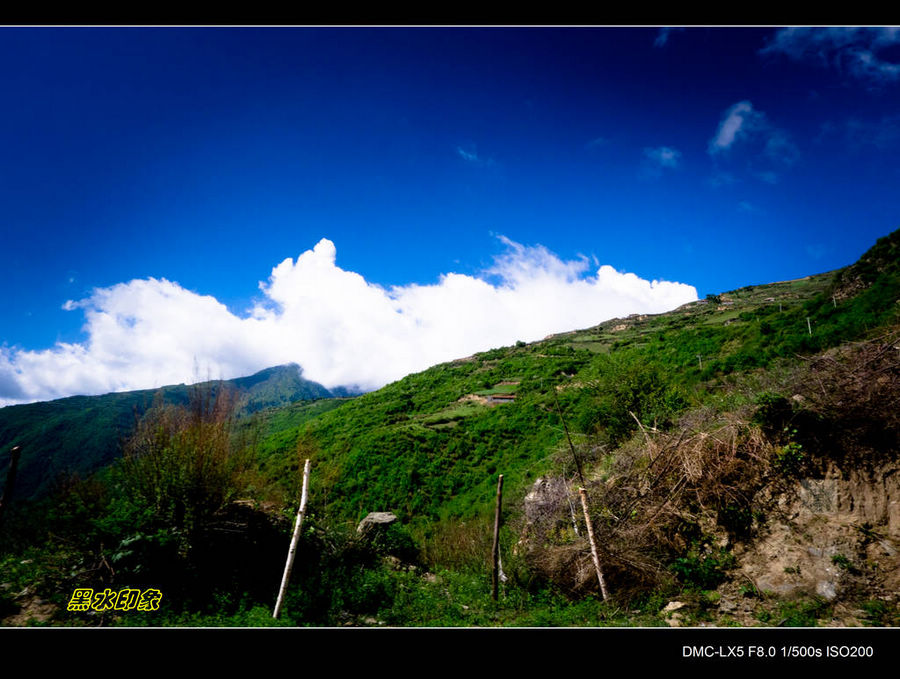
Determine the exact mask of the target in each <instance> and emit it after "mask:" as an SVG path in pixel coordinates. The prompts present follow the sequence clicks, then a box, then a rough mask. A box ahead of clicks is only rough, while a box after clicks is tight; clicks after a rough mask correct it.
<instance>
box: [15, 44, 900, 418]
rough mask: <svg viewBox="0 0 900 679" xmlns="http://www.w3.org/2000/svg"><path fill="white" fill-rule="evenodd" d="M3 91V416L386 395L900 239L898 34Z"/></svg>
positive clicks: (52, 62) (45, 62) (81, 53)
mask: <svg viewBox="0 0 900 679" xmlns="http://www.w3.org/2000/svg"><path fill="white" fill-rule="evenodd" d="M0 71H2V82H3V84H4V91H3V95H4V105H3V107H2V109H0V121H2V124H0V148H2V149H3V162H2V163H0V203H2V205H3V217H2V220H0V225H2V226H0V234H2V243H3V245H2V249H0V286H2V289H3V291H4V292H3V295H2V296H0V404H4V403H16V402H24V401H28V400H35V399H43V398H52V397H57V396H63V395H68V394H70V393H100V392H103V391H110V390H115V389H124V388H138V387H153V386H161V385H162V384H166V383H168V382H169V381H171V380H175V381H190V379H191V375H190V374H185V372H186V371H188V368H187V367H186V366H191V370H194V372H195V373H196V372H197V368H198V366H199V370H200V371H201V372H204V371H205V372H206V373H212V374H214V376H224V377H232V376H235V375H236V374H241V373H245V372H248V371H252V370H253V369H259V368H262V367H266V366H267V365H271V364H274V363H278V362H284V361H285V360H295V361H296V362H298V363H300V364H302V365H303V366H304V367H305V369H306V371H307V374H308V375H309V376H311V377H313V378H315V377H319V378H321V380H322V381H324V382H331V383H332V384H334V383H338V382H341V383H345V382H353V381H355V382H357V383H359V384H361V385H362V386H364V387H366V388H373V387H375V386H379V385H380V384H383V383H384V382H386V381H389V380H390V379H396V378H397V377H399V376H402V374H403V373H404V372H408V371H409V370H411V369H421V368H423V367H426V365H427V364H430V363H432V362H436V361H438V360H448V359H451V358H454V357H457V356H459V355H465V354H464V353H459V352H469V353H471V351H474V350H478V349H480V348H483V349H486V348H490V346H493V345H497V344H502V343H511V342H514V341H515V340H516V339H517V338H518V337H522V338H523V339H527V340H532V339H537V338H539V336H543V334H548V333H549V332H555V331H561V330H565V329H571V328H568V327H558V326H559V325H560V324H565V323H575V324H576V326H573V327H584V326H587V325H592V324H594V323H595V322H600V321H602V320H605V319H604V318H603V316H604V315H607V317H608V314H614V315H627V313H630V312H631V311H630V309H632V308H633V310H634V311H650V312H656V311H661V310H664V309H663V308H662V307H664V306H666V305H669V306H672V305H674V306H677V304H678V303H683V301H685V300H687V299H690V298H693V296H694V295H698V296H700V297H702V296H704V295H705V294H707V293H710V292H721V291H725V290H729V289H733V288H736V287H740V286H743V285H748V284H758V283H767V282H771V281H775V280H783V279H789V278H796V277H800V276H804V275H807V274H811V273H818V272H822V271H828V270H832V269H835V268H838V267H841V266H844V265H846V264H849V263H851V262H853V261H855V259H856V258H858V257H859V255H860V254H861V253H862V252H864V251H865V250H866V249H867V248H868V247H870V246H871V245H872V244H873V243H874V241H875V240H876V239H877V238H878V237H880V236H882V235H885V234H887V233H889V232H890V231H892V230H894V229H895V228H897V227H898V226H900V218H898V210H897V193H898V191H897V187H898V186H900V165H898V164H897V163H896V158H897V152H898V150H900V33H898V31H897V30H896V29H877V28H873V29H851V30H844V29H836V28H820V29H807V30H804V29H801V30H781V29H776V28H763V29H749V28H686V29H673V30H663V29H660V28H657V27H649V28H637V29H625V28H595V29H588V28H569V29H563V28H558V29H550V28H518V29H515V28H482V29H467V28H413V29H400V28H397V29H386V28H381V29H376V28H332V29H325V28H306V29H304V28H258V29H247V28H57V29H49V28H4V29H0ZM322 239H326V240H325V241H324V243H325V244H324V245H322V246H321V247H319V244H320V242H322ZM303 253H308V255H309V256H308V257H306V258H305V259H303V258H301V257H300V256H301V254H303ZM288 258H292V263H291V267H287V266H286V265H285V266H283V267H281V268H278V267H280V265H282V264H283V263H284V262H285V261H286V260H287V259H288ZM301 260H302V262H303V264H302V266H304V267H312V268H311V269H309V271H305V272H304V271H300V268H301ZM316 262H319V263H320V264H321V266H322V267H324V268H321V267H320V266H319V264H316ZM323 262H324V264H322V263H323ZM603 266H606V267H611V269H612V270H614V271H615V272H618V275H619V276H620V278H615V277H610V276H606V277H605V278H604V276H605V274H604V276H600V275H599V274H598V271H599V270H600V268H601V267H603ZM316 267H319V268H316ZM276 271H279V272H280V274H279V275H280V277H278V276H275V272H276ZM310 271H319V274H316V275H313V274H311V273H310ZM604 271H607V273H609V271H608V270H607V269H604ZM338 272H339V273H340V274H342V276H337V277H333V276H332V275H333V274H334V275H336V274H337V273H338ZM516 272H518V273H516ZM522 272H526V273H525V274H522ZM307 274H309V275H307ZM519 274H522V275H524V276H525V277H524V278H523V277H521V276H519ZM624 274H633V276H631V278H625V277H624V276H623V275H624ZM316 276H321V278H316ZM517 276H519V277H517ZM332 278H333V281H332V283H333V287H328V286H326V285H325V284H324V283H320V282H319V281H320V280H321V281H326V280H332ZM601 279H603V280H602V281H601ZM620 279H621V280H620ZM288 280H291V281H294V283H292V284H291V285H292V286H293V287H288V286H287V283H286V281H288ZM361 281H362V283H360V282H361ZM603 281H605V282H603ZM641 281H643V283H642V282H641ZM652 281H668V282H671V284H672V285H671V286H669V287H665V286H656V287H653V286H652ZM454 282H456V283H460V285H461V288H460V289H456V288H454V287H453V285H451V284H452V283H454ZM601 283H602V285H601ZM676 283H678V284H682V285H681V286H675V284H676ZM345 284H346V285H345ZM557 284H558V285H560V286H562V287H559V288H557V287H554V286H556V285H557ZM166 285H170V286H173V287H168V288H166V287H165V286H166ZM304 285H306V286H308V287H303V286H304ZM479 285H483V286H488V287H487V288H484V289H481V288H479ZM141 286H143V287H141ZM354 286H361V287H358V290H359V291H361V292H360V293H359V294H356V293H354V292H353V290H357V288H355V287H354ZM466 286H469V287H466ZM585 286H587V287H585ZM603 286H605V287H603ZM629 286H630V287H629ZM641 286H643V287H641ZM648 286H650V287H648ZM345 288H346V290H345ZM463 288H465V290H463ZM588 288H590V289H588ZM601 288H602V289H601ZM688 288H692V289H688ZM448 290H455V292H448ZM339 291H343V292H339ZM379 291H380V296H379ZM515 291H518V294H517V295H513V294H512V292H515ZM570 291H571V296H569V294H570ZM617 291H618V292H617ZM369 292H371V293H373V294H375V296H376V297H375V298H373V299H372V300H370V302H369V303H367V304H363V307H362V308H361V309H357V308H356V306H355V305H356V304H357V303H359V300H360V295H361V296H362V298H365V296H366V294H368V293H369ZM507 292H510V294H509V295H507V294H506V293H507ZM279 295H281V297H279ZM591 295H594V297H591ZM376 298H377V299H376ZM551 298H552V299H556V300H558V302H557V303H556V304H555V306H563V307H565V306H566V305H567V304H568V305H570V306H571V307H572V313H570V314H568V315H567V314H563V313H561V314H560V315H559V316H558V317H556V316H554V317H553V318H550V317H551V316H553V313H551V311H548V312H547V313H545V314H543V316H545V317H547V322H546V324H545V325H544V326H542V325H540V324H539V323H536V322H535V319H533V318H532V319H528V322H527V323H526V320H524V319H520V316H521V315H525V316H529V315H531V316H535V315H539V314H536V310H540V309H543V308H544V307H541V306H540V303H539V302H537V301H535V300H550V301H548V302H547V304H548V305H549V306H548V307H547V308H548V309H551V310H552V311H553V312H554V313H555V309H554V308H553V307H554V302H553V301H552V299H551ZM595 298H596V300H597V302H596V308H594V307H592V306H591V304H593V302H592V301H586V300H594V299H595ZM483 299H491V300H493V301H492V302H486V303H485V306H484V308H480V307H479V308H476V309H471V307H473V306H475V307H478V305H479V302H478V300H483ZM177 300H181V302H178V301H177ZM303 300H306V301H303ZM566 300H568V301H566ZM401 301H402V304H401ZM182 302H183V304H184V305H185V307H184V309H185V311H184V314H182V315H179V314H177V313H172V310H173V309H174V306H173V305H176V304H178V303H182ZM206 303H208V304H206ZM195 304H196V305H199V306H197V307H196V308H195V307H194V306H193V305H195ZM304 304H307V306H304ZM380 304H384V305H385V306H384V310H383V314H382V315H380V316H379V315H378V314H373V315H372V317H371V318H368V317H367V316H366V310H370V309H372V308H376V307H379V305H380ZM403 304H407V305H408V306H403ZM436 304H440V305H443V306H442V307H441V308H442V309H444V310H445V312H446V313H444V314H443V315H444V316H449V317H450V318H451V320H453V323H454V327H457V326H458V327H459V328H462V329H463V330H464V331H465V332H461V334H460V337H459V338H458V341H457V342H456V343H454V342H450V341H449V340H448V341H447V342H443V340H441V341H438V340H437V339H435V338H444V337H445V336H447V335H448V334H452V333H450V332H449V331H448V330H447V328H444V327H443V326H441V325H440V321H439V319H438V315H440V314H438V312H439V311H440V309H437V310H436V309H435V308H434V307H435V305H436ZM492 304H493V305H494V306H491V305H492ZM310 305H311V306H310ZM338 305H339V306H341V308H343V309H344V312H343V314H344V315H343V316H340V314H338V315H337V316H336V315H335V314H337V313H338V312H336V311H334V309H333V308H332V307H334V306H338ZM201 307H202V308H204V309H208V313H209V314H211V315H210V316H209V317H207V316H205V315H204V314H205V313H207V311H200V310H199V309H200V308H201ZM401 307H402V308H401ZM180 308H181V307H179V309H180ZM289 308H290V310H289ZM379 308H380V307H379ZM576 308H577V310H578V312H579V313H575V310H576ZM166 309H168V312H167V311H166ZM467 309H471V313H469V312H468V311H467ZM351 312H352V314H351ZM167 313H169V316H171V318H169V320H168V321H164V320H162V318H163V317H164V316H166V314H167ZM267 314H268V315H267ZM517 314H518V315H517ZM351 315H352V318H351V317H350V316H351ZM288 316H290V317H291V321H290V322H288V321H287V320H286V319H287V317H288ZM339 316H340V317H339ZM401 317H403V318H402V320H404V321H408V320H410V319H412V320H411V321H410V322H411V323H412V324H411V325H410V326H409V327H407V326H404V327H403V329H398V328H397V327H393V326H394V325H396V323H395V321H397V320H398V319H399V318H401ZM489 319H495V321H496V323H497V324H499V325H500V326H501V327H497V328H489V327H487V326H488V325H490V320H489ZM496 319H499V320H496ZM192 320H193V321H197V322H199V323H200V325H199V326H198V327H197V328H193V327H191V321H192ZM201 321H202V322H201ZM219 322H221V323H222V325H221V327H220V326H219V325H217V324H218V323H219ZM267 323H270V324H271V325H266V324H267ZM366 323H368V325H366ZM360 324H362V325H360ZM554 324H555V325H554ZM176 326H177V327H176ZM251 326H253V327H254V328H257V329H256V330H250V329H249V328H250V327H251ZM257 326H258V327H257ZM387 326H391V328H390V329H389V328H388V327H387ZM398 327H399V326H398ZM423 327H427V328H429V329H430V330H431V331H432V332H433V333H434V334H433V335H418V334H416V332H417V331H416V330H415V328H423ZM211 328H220V329H219V332H220V333H221V336H219V337H217V338H215V339H212V338H210V337H206V336H205V335H207V334H208V331H209V329H211ZM276 328H277V330H276ZM482 329H483V330H484V332H482ZM144 330H146V332H144ZM504 330H506V331H508V332H506V334H504ZM304 332H305V333H307V334H308V335H309V336H304V337H303V338H301V339H299V340H298V339H297V337H298V333H304ZM142 333H143V334H142ZM254 333H258V334H254ZM279 333H281V335H279V336H278V338H277V339H276V338H275V335H278V334H279ZM201 335H203V337H201ZM373 337H374V338H376V339H374V340H373V339H372V338H373ZM381 337H384V338H387V339H386V340H385V347H383V350H384V351H385V352H387V353H391V352H392V351H394V350H395V348H396V355H395V356H394V357H393V358H392V359H390V360H388V359H385V360H384V361H383V363H384V364H385V365H386V366H389V369H386V370H384V371H382V372H377V371H375V372H372V371H371V370H369V367H367V365H366V364H367V363H371V362H372V361H371V354H370V353H366V352H363V353H362V354H359V353H358V351H357V349H356V348H355V347H357V346H358V344H360V343H361V344H363V345H370V343H371V342H373V341H374V342H376V344H377V338H381ZM260 338H264V339H260ZM295 340H296V341H295ZM351 340H352V341H351ZM145 342H146V345H145V344H143V343H145ZM426 343H427V344H428V346H429V347H430V348H429V349H428V350H424V349H422V348H421V346H420V345H422V344H426ZM122 344H127V345H129V346H132V347H144V346H146V347H147V349H146V350H142V352H140V353H139V352H137V350H135V351H132V352H130V353H129V352H127V351H122V350H121V348H120V347H121V345H122ZM264 344H265V347H263V346H262V345H264ZM438 344H440V346H439V347H438V346H437V345H438ZM485 344H486V345H487V346H481V345H485ZM371 346H372V345H370V349H371ZM432 349H433V351H432ZM341 352H344V353H341ZM149 354H154V356H155V358H153V359H152V360H151V359H149V358H147V356H148V355H149ZM323 354H330V356H329V358H328V359H327V360H326V359H325V358H323ZM385 355H387V354H385ZM413 355H415V356H413ZM323 361H324V362H323ZM326 364H327V365H326ZM338 364H341V365H343V366H344V367H343V368H340V369H338V367H336V366H337V365H338ZM329 366H330V367H329ZM362 373H365V375H362ZM357 375H362V376H361V377H359V378H358V379H354V376H357ZM179 376H182V379H176V378H178V377H179ZM203 376H204V377H205V375H203Z"/></svg>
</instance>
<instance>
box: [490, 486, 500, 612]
mask: <svg viewBox="0 0 900 679" xmlns="http://www.w3.org/2000/svg"><path fill="white" fill-rule="evenodd" d="M502 500H503V474H500V478H499V479H497V508H496V510H495V511H494V544H493V546H492V547H491V598H493V600H494V601H496V600H497V590H498V588H499V579H500V575H499V565H500V505H501V503H502Z"/></svg>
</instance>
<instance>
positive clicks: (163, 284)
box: [0, 239, 697, 405]
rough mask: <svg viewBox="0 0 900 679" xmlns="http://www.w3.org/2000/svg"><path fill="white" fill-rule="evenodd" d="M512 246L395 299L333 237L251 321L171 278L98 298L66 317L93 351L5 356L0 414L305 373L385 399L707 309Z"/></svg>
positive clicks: (266, 298) (285, 278) (663, 289)
mask: <svg viewBox="0 0 900 679" xmlns="http://www.w3.org/2000/svg"><path fill="white" fill-rule="evenodd" d="M502 240H503V242H504V243H505V244H506V245H507V251H506V253H505V254H503V255H502V256H500V257H497V258H496V260H495V263H494V266H493V267H491V268H490V269H489V270H487V271H485V272H483V274H482V275H481V276H480V277H475V276H468V275H463V274H456V273H448V274H444V275H442V276H441V277H440V279H439V281H438V282H437V283H434V284H431V285H416V284H411V285H404V286H395V287H391V288H389V289H386V288H383V287H380V286H377V285H374V284H372V283H369V282H367V281H366V280H365V279H364V278H363V277H362V276H361V275H359V274H357V273H354V272H352V271H345V270H343V269H341V268H340V267H338V266H337V265H336V249H335V246H334V244H333V243H332V242H331V241H329V240H327V239H322V240H321V241H319V243H318V244H316V246H315V247H314V248H313V249H312V250H307V251H306V252H304V253H302V254H301V255H300V256H299V257H298V258H297V259H296V260H294V259H292V258H288V259H285V260H284V261H283V262H281V263H280V264H278V265H277V266H276V267H275V268H274V269H272V274H271V276H270V277H269V279H268V281H266V282H264V283H260V289H261V291H262V294H263V298H262V299H261V301H260V302H259V303H258V304H257V305H256V306H254V307H253V308H252V309H249V310H248V311H247V313H246V314H245V315H243V316H240V315H235V314H233V313H231V312H230V311H229V310H228V309H227V308H226V307H225V306H224V305H223V304H221V303H220V302H219V301H218V300H216V299H215V298H213V297H211V296H208V295H201V294H198V293H196V292H192V291H190V290H186V289H184V288H182V287H181V286H180V285H178V284H177V283H174V282H171V281H167V280H165V279H155V278H150V279H142V280H132V281H129V282H127V283H121V284H118V285H114V286H112V287H109V288H100V289H96V290H94V292H93V293H92V294H91V296H90V297H88V298H86V299H83V300H80V301H77V302H69V303H67V305H66V308H69V309H71V310H81V311H82V313H84V316H85V325H84V330H85V332H86V333H87V336H88V339H87V340H86V341H85V342H84V343H75V344H70V343H62V342H60V343H57V344H56V345H55V346H54V347H53V348H52V349H47V350H43V351H30V350H25V349H19V348H13V349H9V348H0V405H8V404H10V403H17V402H27V401H34V400H45V399H51V398H58V397H62V396H67V395H71V394H98V393H105V392H109V391H121V390H128V389H141V388H153V387H158V386H163V385H165V384H173V383H174V384H177V383H181V382H191V381H195V380H197V379H206V378H207V377H212V378H220V377H221V378H226V379H227V378H231V377H236V376H240V375H247V374H250V373H252V372H254V371H257V370H260V369H262V368H265V367H268V366H272V365H276V364H280V363H288V362H292V361H293V362H296V363H299V364H300V365H302V366H303V368H304V374H305V376H306V377H308V378H309V379H312V380H316V381H319V382H321V383H323V384H324V385H326V386H337V385H341V384H346V385H350V384H356V385H359V386H360V387H362V388H365V389H372V388H377V387H379V386H382V385H384V384H386V383H388V382H390V381H392V380H396V379H399V378H400V377H402V376H403V375H406V374H408V373H410V372H414V371H418V370H423V369H425V368H427V367H428V366H431V365H434V364H436V363H440V362H442V361H448V360H452V359H454V358H459V357H462V356H466V355H469V354H472V353H474V352H477V351H483V350H486V349H489V348H491V347H496V346H504V345H509V344H512V343H514V342H515V341H516V340H519V339H522V340H525V341H534V340H537V339H540V338H542V337H544V336H546V335H547V334H550V333H554V332H561V331H566V330H571V329H575V328H581V327H588V326H591V325H594V324H596V323H599V322H601V321H603V320H605V319H608V318H612V317H614V316H621V315H627V314H630V313H638V312H639V313H659V312H662V311H666V310H668V309H672V308H674V307H677V306H679V305H681V304H684V303H686V302H689V301H692V300H694V299H696V297H697V292H696V290H695V288H694V287H692V286H689V285H684V284H681V283H672V282H667V281H652V282H651V281H647V280H644V279H641V278H638V277H637V276H636V275H634V274H631V273H620V272H617V271H615V270H614V269H613V268H612V267H609V266H601V267H599V269H597V270H595V271H594V273H591V264H590V262H589V261H588V259H587V258H581V259H579V260H575V261H564V260H562V259H560V258H559V257H557V256H556V255H555V254H553V253H552V252H550V251H549V250H547V249H546V248H544V247H542V246H536V247H526V246H523V245H520V244H518V243H514V242H512V241H509V240H507V239H502ZM489 279H494V280H496V282H494V283H492V282H489ZM198 367H199V371H200V373H201V374H199V375H198V374H197V372H198Z"/></svg>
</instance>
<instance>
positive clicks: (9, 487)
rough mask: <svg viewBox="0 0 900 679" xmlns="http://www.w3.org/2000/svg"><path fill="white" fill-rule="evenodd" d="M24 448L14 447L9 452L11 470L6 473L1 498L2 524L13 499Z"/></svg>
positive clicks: (0, 520)
mask: <svg viewBox="0 0 900 679" xmlns="http://www.w3.org/2000/svg"><path fill="white" fill-rule="evenodd" d="M21 453H22V446H13V448H12V450H10V451H9V469H8V470H7V472H6V485H5V486H3V497H0V522H2V521H3V510H4V509H6V505H8V504H9V501H10V499H11V498H12V493H13V488H14V487H15V485H16V470H17V469H18V468H19V455H20V454H21Z"/></svg>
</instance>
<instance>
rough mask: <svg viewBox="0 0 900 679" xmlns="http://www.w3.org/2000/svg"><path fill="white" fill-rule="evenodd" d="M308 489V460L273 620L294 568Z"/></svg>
mask: <svg viewBox="0 0 900 679" xmlns="http://www.w3.org/2000/svg"><path fill="white" fill-rule="evenodd" d="M308 488H309V460H307V461H306V464H305V465H304V466H303V492H302V493H301V495H300V509H299V510H297V519H296V520H295V521H294V535H293V536H292V537H291V548H290V549H289V550H288V556H287V563H285V564H284V575H282V576H281V588H280V589H279V590H278V600H277V601H276V602H275V611H274V612H273V613H272V617H273V618H277V617H278V616H279V615H280V614H281V605H282V604H283V603H284V593H285V592H286V591H287V586H288V582H289V581H290V579H291V569H292V568H293V567H294V555H295V554H296V552H297V543H298V542H299V541H300V527H301V526H302V525H303V517H304V516H305V515H306V497H307V489H308Z"/></svg>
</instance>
